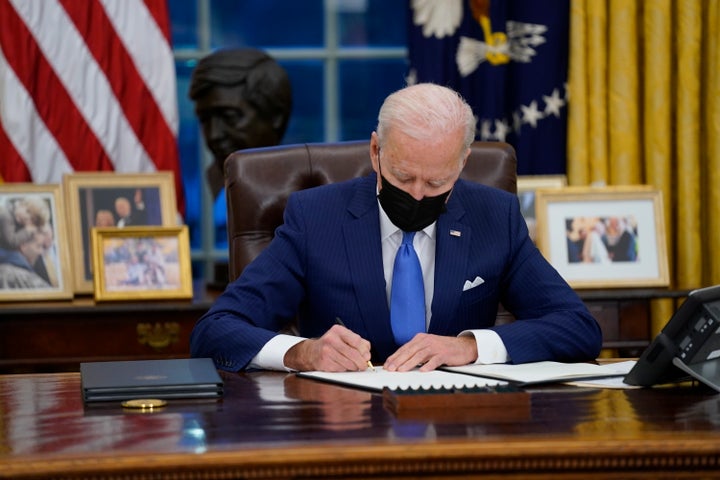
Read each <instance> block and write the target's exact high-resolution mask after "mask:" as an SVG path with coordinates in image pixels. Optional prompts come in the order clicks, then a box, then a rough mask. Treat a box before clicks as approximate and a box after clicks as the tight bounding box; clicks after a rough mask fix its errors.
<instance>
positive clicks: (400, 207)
mask: <svg viewBox="0 0 720 480" xmlns="http://www.w3.org/2000/svg"><path fill="white" fill-rule="evenodd" d="M380 179H381V181H382V190H380V193H379V194H378V199H379V200H380V205H382V208H383V210H385V213H387V216H388V217H389V218H390V221H391V222H392V223H393V224H395V226H396V227H398V228H400V229H401V230H403V231H406V232H417V231H419V230H422V229H423V228H425V227H427V226H428V225H430V224H431V223H433V222H434V221H435V220H437V219H438V217H439V216H440V214H441V213H443V212H445V210H446V208H445V203H446V201H447V198H448V195H450V192H451V191H452V188H451V189H450V190H448V191H447V192H445V193H441V194H440V195H437V196H435V197H423V198H422V200H415V199H414V198H413V196H412V195H410V194H409V193H407V192H405V191H403V190H401V189H399V188H397V187H396V186H395V185H393V184H392V183H390V182H388V181H387V180H386V179H385V177H384V176H382V175H380Z"/></svg>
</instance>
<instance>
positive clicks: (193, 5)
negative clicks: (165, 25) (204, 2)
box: [168, 0, 198, 48]
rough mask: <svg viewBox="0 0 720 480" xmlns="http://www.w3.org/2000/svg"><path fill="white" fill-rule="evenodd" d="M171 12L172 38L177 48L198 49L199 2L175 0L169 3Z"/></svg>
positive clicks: (194, 0)
mask: <svg viewBox="0 0 720 480" xmlns="http://www.w3.org/2000/svg"><path fill="white" fill-rule="evenodd" d="M168 10H169V11H170V36H171V37H172V44H173V47H175V48H198V43H197V1H196V0H173V1H172V2H168Z"/></svg>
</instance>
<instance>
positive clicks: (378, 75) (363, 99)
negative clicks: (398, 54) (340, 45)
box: [340, 59, 407, 140]
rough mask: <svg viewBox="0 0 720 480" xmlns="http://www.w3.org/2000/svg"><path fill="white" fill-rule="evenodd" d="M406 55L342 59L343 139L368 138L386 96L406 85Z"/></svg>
mask: <svg viewBox="0 0 720 480" xmlns="http://www.w3.org/2000/svg"><path fill="white" fill-rule="evenodd" d="M406 70H407V65H406V62H405V60H404V59H389V60H344V61H342V62H340V115H341V118H342V121H341V125H340V139H341V140H362V139H369V138H370V133H371V132H372V131H373V130H374V129H375V127H376V126H377V114H378V110H379V109H380V105H382V102H383V100H384V99H385V97H386V96H388V95H389V94H390V93H392V92H394V91H395V90H398V89H400V88H402V87H403V86H404V85H405V73H406Z"/></svg>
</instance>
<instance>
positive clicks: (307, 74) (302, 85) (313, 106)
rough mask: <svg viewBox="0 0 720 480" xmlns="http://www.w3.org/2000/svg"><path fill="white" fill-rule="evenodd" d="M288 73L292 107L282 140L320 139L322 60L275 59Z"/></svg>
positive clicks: (304, 140) (322, 137) (317, 140)
mask: <svg viewBox="0 0 720 480" xmlns="http://www.w3.org/2000/svg"><path fill="white" fill-rule="evenodd" d="M278 63H280V65H282V66H283V68H285V70H286V71H287V72H288V76H289V77H290V84H291V85H292V95H293V107H292V113H291V114H290V122H289V123H288V128H287V131H286V132H285V136H284V137H283V141H282V143H284V144H289V143H306V142H322V141H323V139H324V134H325V122H324V118H323V115H324V111H323V105H324V104H325V102H324V101H323V87H322V86H323V62H322V61H320V60H304V61H300V60H297V61H295V60H293V61H291V60H284V61H279V62H278Z"/></svg>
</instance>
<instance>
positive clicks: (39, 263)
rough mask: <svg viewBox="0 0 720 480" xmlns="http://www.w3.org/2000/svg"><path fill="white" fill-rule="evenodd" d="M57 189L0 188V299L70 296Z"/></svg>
mask: <svg viewBox="0 0 720 480" xmlns="http://www.w3.org/2000/svg"><path fill="white" fill-rule="evenodd" d="M65 225H66V223H65V210H64V203H63V197H62V191H61V188H60V185H57V184H44V185H36V184H32V183H5V184H2V185H0V301H3V302H5V301H25V300H60V299H69V298H72V296H73V277H72V269H71V268H70V253H69V252H70V248H69V243H68V236H67V230H66V226H65Z"/></svg>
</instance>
